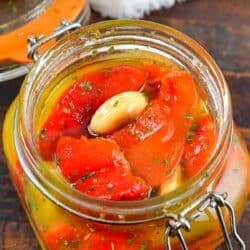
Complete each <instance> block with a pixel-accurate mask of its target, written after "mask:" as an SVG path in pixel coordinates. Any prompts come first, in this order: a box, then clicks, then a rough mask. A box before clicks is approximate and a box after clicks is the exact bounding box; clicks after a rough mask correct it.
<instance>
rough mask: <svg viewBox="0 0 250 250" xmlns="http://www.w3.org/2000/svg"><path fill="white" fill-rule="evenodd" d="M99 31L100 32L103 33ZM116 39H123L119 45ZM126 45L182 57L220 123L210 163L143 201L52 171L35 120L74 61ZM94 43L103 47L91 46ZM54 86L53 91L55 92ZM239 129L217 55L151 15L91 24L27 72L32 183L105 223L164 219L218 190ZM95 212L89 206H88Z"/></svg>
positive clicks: (21, 140) (21, 114) (25, 129)
mask: <svg viewBox="0 0 250 250" xmlns="http://www.w3.org/2000/svg"><path fill="white" fill-rule="evenodd" d="M97 31H98V32H97ZM114 41H115V44H114ZM110 46H112V47H113V48H114V55H115V56H119V55H120V54H121V53H123V52H124V51H128V50H131V51H135V50H140V51H145V52H150V53H154V54H158V55H160V56H162V57H165V58H167V59H170V60H172V61H174V62H175V63H176V64H177V65H179V66H180V67H182V68H184V69H185V70H188V71H190V72H191V74H192V75H193V77H194V78H195V80H196V82H197V83H198V84H199V86H198V87H199V88H200V89H201V90H202V91H203V92H205V93H206V95H207V97H208V100H209V102H210V105H211V107H212V112H213V115H214V117H215V122H216V129H217V134H218V138H217V144H216V146H215V148H214V150H213V152H212V154H211V157H210V159H209V160H208V161H207V163H206V166H204V168H203V169H204V170H203V171H201V172H200V173H199V174H198V175H197V176H195V177H194V178H192V179H190V180H189V181H187V182H186V183H184V184H183V185H182V186H180V187H179V188H177V189H176V190H174V191H173V192H171V193H169V194H166V195H163V196H158V197H154V198H151V199H148V200H140V201H129V202H125V201H122V202H121V201H106V200H100V199H96V198H93V197H89V196H87V195H84V194H82V193H79V192H77V191H76V190H73V189H72V188H71V187H70V186H69V185H67V184H66V183H64V182H63V181H61V179H60V178H57V177H55V176H53V175H51V172H49V171H48V169H47V168H46V167H44V163H43V161H42V159H41V157H40V156H39V152H38V149H37V142H36V136H35V135H36V129H35V125H34V123H35V122H34V121H35V117H36V115H37V112H38V110H39V109H38V106H39V102H40V101H41V100H42V99H46V96H44V95H42V91H43V90H44V89H45V88H46V87H48V86H49V87H50V88H51V90H52V89H53V87H55V86H53V84H51V82H53V79H55V78H56V77H57V76H58V75H59V74H60V73H61V72H68V70H69V69H70V66H72V65H80V66H81V67H82V66H86V65H88V64H90V63H93V62H98V61H100V60H105V59H106V58H108V57H110V56H112V55H110V51H109V49H110ZM92 50H95V52H96V51H97V53H91V51H92ZM47 92H48V91H47ZM231 134H232V113H231V103H230V97H229V92H228V88H227V85H226V82H225V79H224V77H223V75H222V73H221V71H220V69H219V68H218V66H217V65H216V63H215V62H214V60H213V59H212V58H211V57H210V56H209V55H208V54H207V52H206V51H205V50H204V49H203V48H201V47H200V46H199V45H198V44H197V43H196V42H194V41H193V40H192V39H190V38H188V37H187V36H185V35H183V34H181V33H179V32H177V31H175V30H173V29H171V28H169V27H166V26H162V25H159V24H155V23H151V22H145V21H134V20H133V21H129V20H126V21H122V20H120V21H108V22H103V23H97V24H94V25H90V26H87V27H84V28H82V29H79V30H77V31H76V32H74V33H72V34H70V35H69V36H67V37H65V38H63V39H62V40H60V41H59V42H58V43H57V44H55V45H54V46H53V47H52V48H51V49H49V50H48V51H47V52H46V53H44V54H43V55H42V56H41V58H40V59H39V60H38V61H37V62H36V64H35V66H34V67H33V68H32V69H31V71H30V73H29V74H28V76H27V77H26V79H25V82H24V84H23V86H22V89H21V92H20V95H19V106H18V111H17V113H16V117H15V137H14V138H15V144H16V149H17V153H18V157H19V159H20V161H21V164H22V166H23V167H24V170H25V172H26V174H27V176H28V177H29V179H30V180H31V181H32V183H33V184H34V185H35V186H36V187H37V188H38V189H39V190H40V191H41V192H42V193H43V194H44V195H45V196H47V197H48V198H49V199H51V200H52V201H53V202H55V203H56V204H58V205H59V206H61V207H63V208H64V209H66V210H68V211H70V212H72V213H74V214H77V215H79V216H81V217H84V218H87V219H90V220H94V221H100V222H103V223H114V224H132V223H142V222H146V221H152V220H158V219H161V218H164V217H165V216H166V214H167V213H171V212H173V211H176V210H181V209H182V208H183V206H186V204H187V203H190V202H192V201H193V200H195V199H196V198H197V197H198V196H200V195H202V194H203V193H204V192H206V191H207V190H209V189H212V187H213V184H214V182H215V181H216V179H217V178H219V175H220V172H221V170H222V167H223V164H224V161H225V159H226V156H227V152H228V150H229V148H230V143H231ZM83 211H87V213H85V212H83Z"/></svg>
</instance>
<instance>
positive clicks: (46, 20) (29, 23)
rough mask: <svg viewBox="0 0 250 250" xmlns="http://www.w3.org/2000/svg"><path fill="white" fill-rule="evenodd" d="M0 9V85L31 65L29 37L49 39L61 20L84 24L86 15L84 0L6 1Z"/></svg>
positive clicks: (22, 73)
mask: <svg viewBox="0 0 250 250" xmlns="http://www.w3.org/2000/svg"><path fill="white" fill-rule="evenodd" d="M0 9H1V10H2V11H1V16H0V82H4V81H7V80H10V79H14V78H17V77H20V76H23V75H25V74H26V73H27V72H28V69H29V67H30V64H31V63H32V61H31V60H30V59H28V58H27V38H28V37H29V36H30V35H32V36H38V35H41V34H42V35H49V34H50V33H53V31H54V29H55V27H57V26H58V25H60V21H61V20H62V19H65V20H67V21H68V22H72V21H74V22H79V23H81V24H84V23H85V22H86V21H87V19H88V14H89V7H88V4H87V3H86V1H85V0H81V1H79V0H72V1H64V0H24V1H23V0H9V1H1V2H0ZM50 45H51V43H50V44H49V45H47V46H45V47H43V50H46V49H47V48H48V47H49V46H50Z"/></svg>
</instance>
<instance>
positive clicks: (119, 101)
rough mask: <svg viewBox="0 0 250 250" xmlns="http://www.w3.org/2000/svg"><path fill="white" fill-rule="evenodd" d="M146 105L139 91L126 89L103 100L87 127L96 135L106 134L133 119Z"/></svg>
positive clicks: (145, 98) (144, 98)
mask: <svg viewBox="0 0 250 250" xmlns="http://www.w3.org/2000/svg"><path fill="white" fill-rule="evenodd" d="M147 105H148V98H147V97H146V96H145V95H144V94H143V93H141V92H138V91H128V92H123V93H120V94H117V95H115V96H113V97H111V98H110V99H108V100H107V101H106V102H104V103H103V104H102V105H101V106H100V107H99V108H98V109H97V111H96V112H95V114H94V115H93V117H92V119H91V122H90V125H89V129H90V131H91V132H92V133H94V134H97V135H104V134H108V133H110V132H112V131H114V130H116V129H118V128H120V127H121V126H122V125H125V124H126V123H128V122H130V121H131V120H133V119H135V118H136V117H137V116H138V115H140V114H141V112H142V111H143V110H144V109H145V107H146V106H147Z"/></svg>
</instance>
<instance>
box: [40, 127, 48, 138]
mask: <svg viewBox="0 0 250 250" xmlns="http://www.w3.org/2000/svg"><path fill="white" fill-rule="evenodd" d="M40 138H41V139H42V140H48V137H47V131H46V129H45V128H43V129H42V130H41V133H40Z"/></svg>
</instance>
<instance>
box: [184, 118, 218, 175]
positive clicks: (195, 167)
mask: <svg viewBox="0 0 250 250" xmlns="http://www.w3.org/2000/svg"><path fill="white" fill-rule="evenodd" d="M215 140H216V133H215V125H214V121H213V118H212V116H210V115H206V116H202V117H201V118H200V119H199V122H198V127H197V129H196V132H195V135H194V137H193V138H191V139H190V140H188V141H187V143H186V145H185V149H184V166H185V173H186V175H187V176H188V177H189V178H191V177H193V176H195V175H196V174H197V173H199V172H200V170H201V169H202V168H203V167H204V165H205V164H206V162H207V160H208V158H209V157H210V155H211V152H212V150H213V148H214V146H215Z"/></svg>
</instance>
